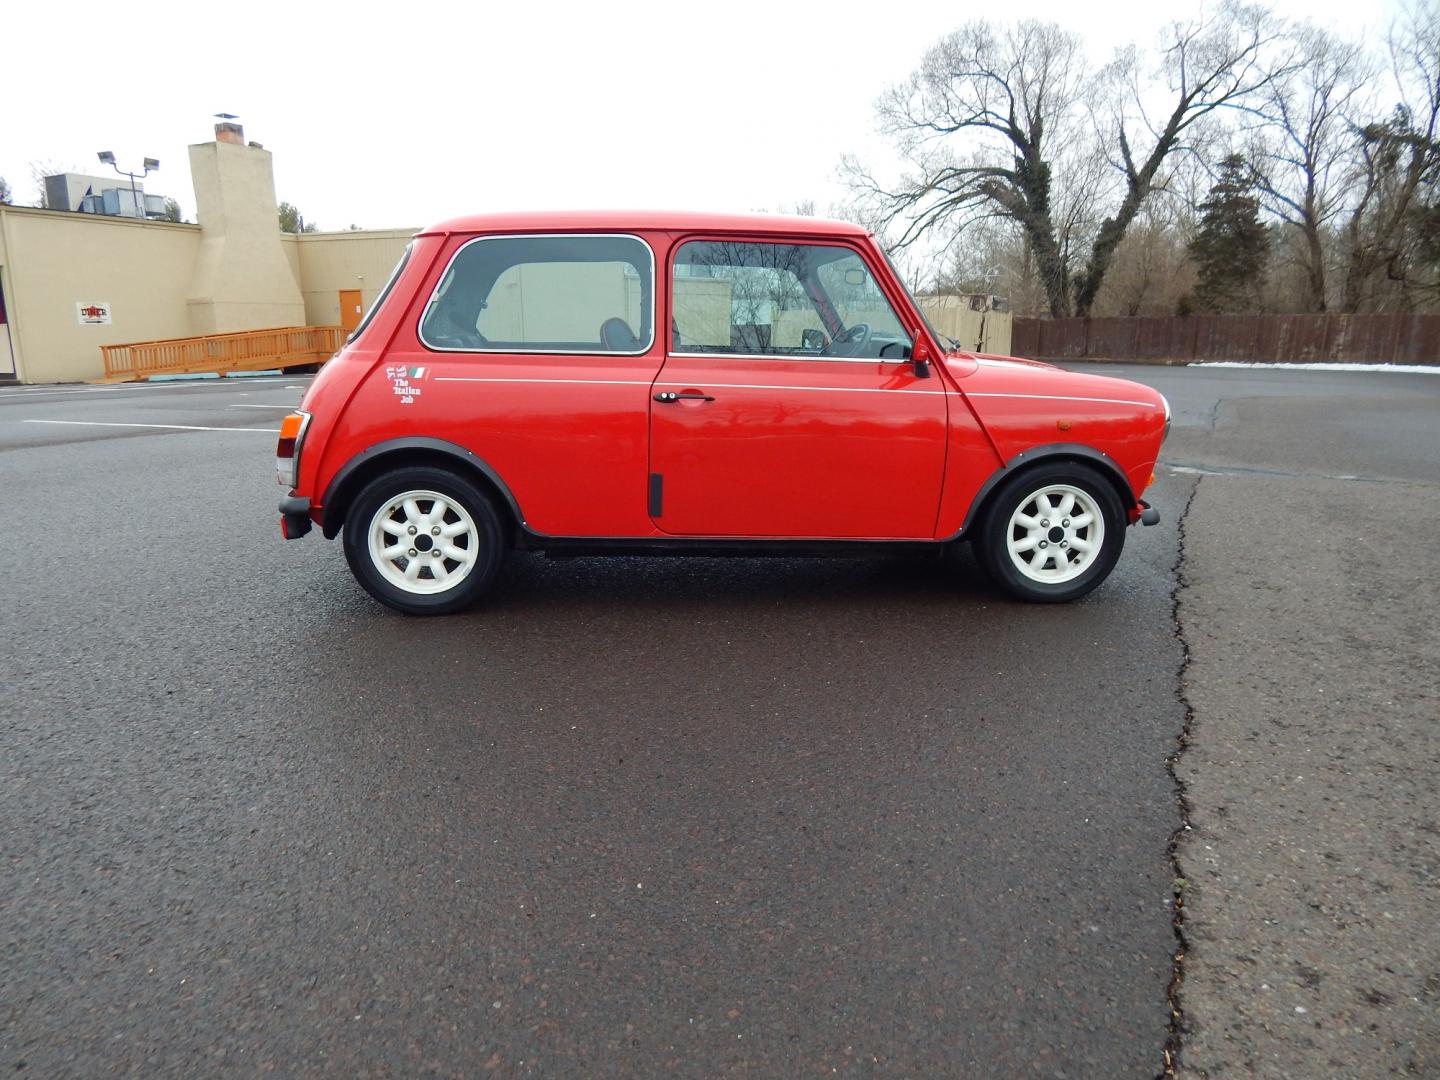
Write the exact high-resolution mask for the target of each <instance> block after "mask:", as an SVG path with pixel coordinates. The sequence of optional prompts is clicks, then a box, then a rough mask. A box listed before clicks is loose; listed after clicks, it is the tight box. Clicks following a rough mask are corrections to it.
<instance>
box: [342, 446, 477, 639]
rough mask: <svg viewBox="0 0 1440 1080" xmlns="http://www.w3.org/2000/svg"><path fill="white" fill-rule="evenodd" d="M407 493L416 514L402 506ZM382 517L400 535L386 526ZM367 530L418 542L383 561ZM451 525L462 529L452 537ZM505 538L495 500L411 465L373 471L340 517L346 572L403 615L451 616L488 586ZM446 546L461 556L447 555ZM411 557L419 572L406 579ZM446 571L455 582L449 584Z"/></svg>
mask: <svg viewBox="0 0 1440 1080" xmlns="http://www.w3.org/2000/svg"><path fill="white" fill-rule="evenodd" d="M407 494H408V495H411V497H412V498H411V503H413V508H414V509H415V510H416V511H417V512H418V515H419V516H416V514H412V513H411V512H410V509H408V508H407V502H406V496H407ZM437 497H438V498H437ZM386 508H388V509H389V513H387V514H385V515H384V518H383V519H382V517H381V516H380V515H381V512H382V510H385V509H386ZM437 512H438V513H439V514H440V516H439V517H435V516H434V515H435V514H436V513H437ZM467 516H468V519H469V520H468V521H467V520H466V517H467ZM386 521H388V522H389V523H390V526H395V527H397V528H398V530H399V535H395V534H394V533H392V532H390V531H388V529H389V526H387V525H386V524H385V523H384V522H386ZM412 525H413V526H414V528H413V529H412ZM372 528H374V529H375V530H376V536H377V537H393V538H394V539H395V541H396V543H397V544H401V546H404V545H408V544H410V543H412V542H413V543H414V545H415V546H414V547H413V548H408V547H407V548H406V551H405V552H402V553H400V554H397V555H396V556H395V557H393V558H390V559H386V558H382V551H381V549H380V548H379V543H378V542H377V544H376V545H374V547H375V548H376V550H374V551H372V544H371V537H370V531H371V529H372ZM455 529H461V530H463V531H460V532H456V533H455V534H454V535H453V536H451V535H449V534H450V533H451V532H452V530H455ZM432 534H433V537H434V538H433V539H432ZM503 535H504V534H503V531H502V529H501V527H500V518H499V515H498V514H496V512H495V507H494V505H493V504H492V503H491V501H490V499H489V498H488V497H486V495H485V493H484V492H482V491H481V490H480V489H479V488H477V487H476V486H475V485H474V484H473V483H471V482H470V481H469V480H467V479H465V478H464V477H462V476H457V475H456V474H455V473H452V472H449V471H448V470H445V469H438V468H433V467H429V466H412V467H408V468H401V469H395V470H393V471H391V472H387V473H384V474H382V475H380V476H377V477H376V478H375V479H374V480H371V481H370V482H369V483H368V484H366V485H365V487H364V488H362V489H361V491H360V493H359V494H358V495H356V496H355V499H354V501H353V502H352V503H351V504H350V510H349V512H348V513H347V514H346V515H345V529H344V537H343V540H344V546H345V559H346V561H347V562H348V563H349V564H350V572H351V573H352V574H354V575H355V580H356V581H358V582H359V583H360V585H361V587H363V588H364V590H365V591H366V592H368V593H369V594H370V595H371V596H373V597H374V598H375V599H376V600H379V601H380V602H381V603H382V604H385V605H386V606H387V607H391V608H394V609H395V610H396V611H401V612H404V613H405V614H406V615H448V614H450V613H451V612H455V611H460V610H462V609H464V608H467V607H469V606H470V605H472V604H474V603H475V601H477V600H478V599H480V597H481V596H483V595H484V594H485V593H486V592H487V591H489V589H490V586H491V585H492V584H493V583H494V581H495V575H496V573H497V572H498V571H499V569H500V561H501V559H502V557H503V556H504V546H503V545H504V541H503ZM412 538H413V539H412ZM402 541H403V543H402ZM385 550H388V549H385ZM409 551H414V552H415V554H414V555H413V556H412V555H409V554H408V552H409ZM451 551H458V552H461V553H463V557H461V558H451V557H450V556H449V554H447V553H448V552H451ZM472 552H473V554H471V553H472ZM412 562H414V563H415V565H416V567H417V570H416V571H414V572H413V576H414V581H413V583H410V584H406V583H405V582H406V581H407V579H408V578H409V577H410V576H412V573H411V572H409V567H410V564H411V563H412ZM451 576H454V577H456V579H457V580H456V581H455V583H454V584H451V585H446V584H445V581H446V580H448V579H449V578H450V577H451Z"/></svg>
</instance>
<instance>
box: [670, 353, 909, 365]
mask: <svg viewBox="0 0 1440 1080" xmlns="http://www.w3.org/2000/svg"><path fill="white" fill-rule="evenodd" d="M665 356H666V358H667V359H669V358H670V357H679V356H683V357H685V358H687V359H693V360H803V361H805V362H806V363H807V364H813V363H815V362H816V361H817V360H818V361H820V362H822V363H826V364H913V363H915V361H914V360H913V359H911V358H910V357H908V356H906V357H902V358H901V359H898V360H877V359H874V358H867V357H858V356H818V355H815V354H804V353H727V352H672V353H666V354H665Z"/></svg>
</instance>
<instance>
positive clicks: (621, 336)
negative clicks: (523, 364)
mask: <svg viewBox="0 0 1440 1080" xmlns="http://www.w3.org/2000/svg"><path fill="white" fill-rule="evenodd" d="M654 294H655V260H654V257H653V256H652V255H651V252H650V248H649V245H647V244H646V243H645V242H644V241H643V240H641V239H639V238H638V237H635V236H490V237H482V238H480V239H478V240H472V241H470V242H469V243H467V244H466V245H464V246H463V247H462V248H461V249H460V250H459V251H458V252H456V253H455V257H454V258H453V259H451V261H450V265H449V266H448V267H447V268H446V270H445V273H444V275H443V276H442V277H441V279H440V284H439V285H438V286H437V287H436V289H435V293H434V295H432V296H431V297H430V302H429V303H428V304H427V305H426V307H425V313H424V315H423V316H421V319H420V340H421V342H422V343H423V344H424V345H425V346H427V347H428V348H431V349H437V350H441V351H447V352H507V353H513V352H519V353H582V354H595V353H614V354H620V355H632V356H634V355H639V354H640V353H643V352H647V351H648V350H649V348H650V345H651V343H652V342H653V340H654V336H655V318H654V308H655V296H654Z"/></svg>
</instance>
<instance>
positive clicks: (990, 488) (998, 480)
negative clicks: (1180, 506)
mask: <svg viewBox="0 0 1440 1080" xmlns="http://www.w3.org/2000/svg"><path fill="white" fill-rule="evenodd" d="M1053 461H1080V462H1083V463H1084V464H1086V465H1091V466H1095V467H1096V468H1097V470H1098V471H1099V472H1100V474H1101V475H1102V476H1104V477H1105V478H1106V479H1107V480H1109V481H1110V482H1111V483H1112V484H1114V485H1115V492H1116V494H1117V495H1119V496H1120V505H1121V506H1124V507H1126V508H1129V507H1131V506H1134V505H1135V492H1134V491H1132V490H1131V489H1130V481H1129V480H1127V479H1126V477H1125V471H1124V470H1123V469H1121V468H1120V466H1119V465H1118V464H1116V462H1115V459H1114V458H1112V457H1110V456H1109V455H1108V454H1105V453H1102V452H1101V451H1099V450H1096V449H1095V448H1094V447H1093V446H1086V445H1085V444H1084V443H1046V444H1045V445H1043V446H1032V447H1030V448H1029V449H1028V450H1022V451H1020V453H1018V454H1016V455H1015V456H1014V457H1012V458H1011V459H1010V460H1009V461H1007V462H1005V464H1004V465H1002V466H1000V468H998V469H996V470H995V471H994V472H993V473H991V474H990V476H989V477H988V478H987V479H986V481H985V482H984V483H983V484H981V485H980V490H979V491H977V492H976V493H975V498H973V499H971V500H970V508H969V509H968V510H966V511H965V521H964V522H963V523H962V524H961V526H960V529H959V531H957V532H956V533H954V534H953V535H952V536H949V537H946V539H947V540H958V539H960V538H961V537H962V536H964V535H965V533H966V532H967V530H969V528H970V526H971V525H972V524H974V522H975V521H976V520H977V519H978V517H979V515H980V512H981V510H983V509H984V507H985V504H986V502H988V501H989V499H990V496H991V495H992V494H993V493H994V491H995V489H996V488H998V487H999V486H1000V485H1001V484H1002V483H1004V482H1005V481H1006V480H1009V479H1010V477H1012V476H1015V475H1016V474H1017V473H1020V472H1023V471H1024V470H1026V469H1029V468H1031V467H1033V466H1035V465H1041V464H1045V463H1048V462H1053Z"/></svg>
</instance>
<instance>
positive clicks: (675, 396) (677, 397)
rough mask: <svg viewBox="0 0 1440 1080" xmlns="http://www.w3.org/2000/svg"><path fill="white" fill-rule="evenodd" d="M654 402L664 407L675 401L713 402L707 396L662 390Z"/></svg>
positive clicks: (712, 399)
mask: <svg viewBox="0 0 1440 1080" xmlns="http://www.w3.org/2000/svg"><path fill="white" fill-rule="evenodd" d="M655 400H656V401H658V402H661V403H662V404H665V405H673V404H674V403H675V402H677V401H714V400H715V399H714V398H713V397H711V396H710V395H709V394H701V393H693V394H692V393H689V392H688V391H687V392H686V393H683V394H682V393H679V392H677V391H675V390H662V391H660V393H658V394H656V395H655Z"/></svg>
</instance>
